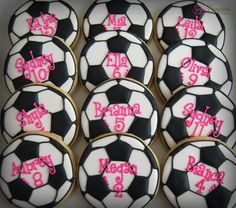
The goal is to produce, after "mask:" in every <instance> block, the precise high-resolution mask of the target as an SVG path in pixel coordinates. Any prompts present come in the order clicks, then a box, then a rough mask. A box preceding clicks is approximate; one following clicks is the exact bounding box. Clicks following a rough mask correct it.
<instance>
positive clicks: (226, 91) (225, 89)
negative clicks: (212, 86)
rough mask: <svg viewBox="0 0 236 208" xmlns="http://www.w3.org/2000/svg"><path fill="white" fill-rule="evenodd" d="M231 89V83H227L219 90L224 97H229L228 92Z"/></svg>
mask: <svg viewBox="0 0 236 208" xmlns="http://www.w3.org/2000/svg"><path fill="white" fill-rule="evenodd" d="M231 89H232V82H231V81H227V82H226V83H225V84H224V85H223V86H222V87H221V88H220V91H221V92H223V93H225V94H226V95H229V93H230V91H231Z"/></svg>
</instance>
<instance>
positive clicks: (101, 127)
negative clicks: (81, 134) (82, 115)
mask: <svg viewBox="0 0 236 208" xmlns="http://www.w3.org/2000/svg"><path fill="white" fill-rule="evenodd" d="M110 132H111V131H110V129H109V128H108V126H107V125H106V123H105V122H104V121H103V120H96V121H90V122H89V133H90V138H91V139H94V138H95V137H97V136H99V135H101V134H105V133H110ZM90 138H87V139H90Z"/></svg>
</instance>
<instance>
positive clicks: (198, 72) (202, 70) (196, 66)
mask: <svg viewBox="0 0 236 208" xmlns="http://www.w3.org/2000/svg"><path fill="white" fill-rule="evenodd" d="M181 66H182V67H183V68H185V69H188V71H189V72H190V73H191V74H190V76H189V80H190V81H189V82H188V86H193V85H195V84H196V82H197V81H198V78H199V76H202V77H207V78H210V73H211V72H212V67H208V66H204V65H203V66H202V65H201V64H200V63H197V61H196V60H195V59H193V58H191V57H185V58H184V59H183V60H182V61H181ZM182 79H184V77H183V75H182Z"/></svg>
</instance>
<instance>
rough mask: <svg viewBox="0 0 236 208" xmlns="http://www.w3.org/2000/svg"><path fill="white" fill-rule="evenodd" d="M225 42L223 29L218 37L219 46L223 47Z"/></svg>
mask: <svg viewBox="0 0 236 208" xmlns="http://www.w3.org/2000/svg"><path fill="white" fill-rule="evenodd" d="M224 42H225V31H221V33H220V35H219V36H218V39H217V48H219V49H222V47H223V45H224Z"/></svg>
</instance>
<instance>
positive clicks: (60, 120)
mask: <svg viewBox="0 0 236 208" xmlns="http://www.w3.org/2000/svg"><path fill="white" fill-rule="evenodd" d="M51 116H52V121H51V130H52V132H53V133H55V134H58V135H60V136H62V137H64V136H66V134H67V132H68V131H69V129H70V127H71V126H72V124H73V123H72V122H71V120H70V117H69V116H68V114H67V112H66V111H65V110H62V111H60V112H57V113H53V114H51ZM62 125H63V128H62Z"/></svg>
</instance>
